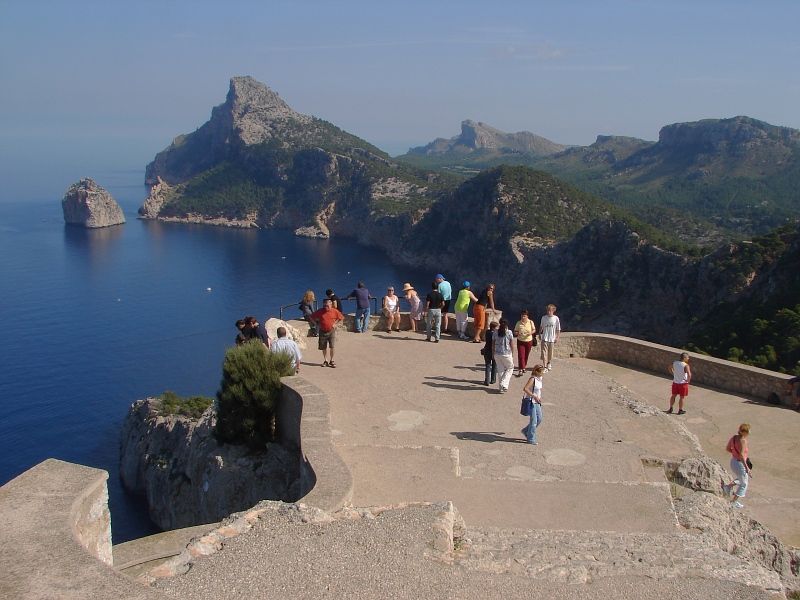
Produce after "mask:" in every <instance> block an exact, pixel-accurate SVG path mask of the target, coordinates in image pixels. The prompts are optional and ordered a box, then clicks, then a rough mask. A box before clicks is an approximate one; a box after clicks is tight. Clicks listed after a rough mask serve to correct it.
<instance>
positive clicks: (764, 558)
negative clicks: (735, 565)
mask: <svg viewBox="0 0 800 600" xmlns="http://www.w3.org/2000/svg"><path fill="white" fill-rule="evenodd" d="M675 512H676V515H677V517H678V522H679V523H680V525H681V526H682V527H685V528H687V529H690V530H694V531H699V532H701V533H702V534H703V536H704V537H706V538H707V539H711V540H713V541H714V542H715V543H716V544H717V546H719V547H720V548H721V549H722V550H724V551H725V552H728V553H729V554H732V555H734V556H737V557H739V558H742V559H744V560H746V561H748V562H752V563H755V564H757V565H759V566H762V567H764V568H765V569H769V570H770V571H774V572H776V573H777V574H778V575H780V577H781V580H782V582H783V585H784V586H785V587H786V588H787V589H789V590H797V589H800V578H798V574H799V573H800V551H798V550H797V549H793V548H789V547H787V546H786V545H784V544H783V542H781V541H780V540H779V539H778V538H777V537H775V536H774V535H773V534H772V533H770V531H769V530H768V529H767V528H766V527H764V526H763V525H762V524H761V523H759V522H758V521H756V520H755V519H752V518H750V517H749V516H748V514H747V511H746V510H740V509H737V508H734V507H733V506H732V505H731V503H730V502H729V501H727V500H726V499H725V498H720V497H718V496H714V495H712V494H706V493H702V492H695V493H688V494H684V495H683V496H681V497H680V498H677V499H676V500H675Z"/></svg>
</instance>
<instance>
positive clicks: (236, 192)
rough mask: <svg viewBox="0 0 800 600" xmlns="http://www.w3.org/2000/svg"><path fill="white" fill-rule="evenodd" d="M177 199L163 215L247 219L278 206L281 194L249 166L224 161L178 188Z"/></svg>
mask: <svg viewBox="0 0 800 600" xmlns="http://www.w3.org/2000/svg"><path fill="white" fill-rule="evenodd" d="M176 194H177V198H176V199H175V200H174V201H172V202H169V203H167V204H165V205H164V207H163V208H162V209H161V213H160V214H161V216H166V217H173V216H176V217H182V216H185V215H186V214H187V213H195V214H200V215H204V216H207V217H226V218H231V219H235V218H239V219H240V218H244V217H245V216H247V215H250V214H253V213H259V212H260V211H262V210H265V209H275V208H277V206H278V205H279V203H280V194H278V193H276V191H275V190H274V189H273V188H271V187H268V186H265V185H262V184H260V183H259V182H258V181H257V180H256V179H255V177H253V176H252V175H251V174H250V173H248V172H247V171H245V169H244V168H243V167H242V166H240V165H236V164H232V163H229V162H226V163H223V164H221V165H218V166H216V167H214V168H213V169H210V170H208V171H205V172H204V173H201V174H200V175H198V176H196V177H194V178H192V179H190V180H189V181H188V182H186V183H185V184H182V185H180V186H178V187H177V189H176Z"/></svg>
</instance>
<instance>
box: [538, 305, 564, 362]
mask: <svg viewBox="0 0 800 600" xmlns="http://www.w3.org/2000/svg"><path fill="white" fill-rule="evenodd" d="M546 310H547V314H546V315H545V316H543V317H542V322H541V323H540V324H539V340H540V341H541V342H542V352H541V359H542V363H544V364H545V365H546V366H545V368H546V369H547V370H548V371H550V370H552V368H553V365H552V360H553V346H555V344H556V342H557V341H558V338H560V337H561V321H560V320H559V318H558V317H557V316H556V305H555V304H548V305H547V309H546Z"/></svg>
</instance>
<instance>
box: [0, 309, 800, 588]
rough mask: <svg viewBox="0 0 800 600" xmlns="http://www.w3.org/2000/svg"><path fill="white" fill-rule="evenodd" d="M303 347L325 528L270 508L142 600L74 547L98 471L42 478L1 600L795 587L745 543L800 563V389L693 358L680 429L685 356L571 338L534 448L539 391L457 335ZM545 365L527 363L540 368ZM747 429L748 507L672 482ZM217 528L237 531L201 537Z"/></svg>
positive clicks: (29, 501) (4, 502) (354, 338)
mask: <svg viewBox="0 0 800 600" xmlns="http://www.w3.org/2000/svg"><path fill="white" fill-rule="evenodd" d="M451 320H453V319H451ZM292 324H293V325H295V326H296V327H297V328H298V329H299V330H300V331H305V326H304V325H303V324H302V323H301V322H292ZM306 341H307V348H306V349H305V350H304V353H303V354H304V358H303V362H302V369H301V376H302V377H291V378H286V379H285V380H284V383H285V386H286V391H285V393H286V394H290V395H291V396H292V398H294V400H293V402H299V403H300V404H301V405H302V408H303V411H302V417H301V420H300V423H299V428H300V430H301V443H302V451H303V453H304V455H305V456H306V457H307V459H308V462H309V466H310V468H311V469H312V470H313V471H314V477H315V479H316V485H315V487H314V489H313V490H311V492H310V494H309V495H308V496H307V497H306V498H304V499H303V500H301V502H303V503H306V504H308V505H309V506H315V507H317V508H320V509H322V510H323V511H325V513H319V512H318V513H310V512H304V511H306V510H307V509H298V510H294V512H292V511H289V510H286V509H280V508H276V507H275V506H274V504H275V503H271V504H270V503H268V505H265V506H264V507H261V509H260V510H261V512H259V513H258V514H256V512H257V511H256V512H251V513H250V514H248V515H247V519H246V520H247V522H248V523H249V526H246V527H244V528H243V533H240V534H239V535H235V536H232V537H230V538H229V539H227V538H226V540H225V541H224V543H222V544H220V545H221V546H223V547H222V549H221V550H220V549H218V550H216V551H209V552H208V554H209V555H208V556H201V555H200V554H198V555H197V556H195V557H194V558H193V559H192V560H193V566H192V567H191V569H190V570H189V571H188V573H186V574H185V575H180V576H177V577H169V578H164V579H159V580H158V581H157V582H156V583H155V584H154V585H153V586H152V587H148V586H144V585H142V584H140V583H138V582H136V581H135V580H134V579H132V578H130V577H127V576H126V575H124V574H123V573H120V572H117V571H115V570H114V569H113V568H112V567H111V566H106V565H104V564H103V563H102V562H100V560H98V558H99V559H103V560H105V561H106V562H110V558H111V557H110V556H109V555H110V554H111V553H110V552H108V548H107V547H106V546H104V545H103V544H100V545H98V544H97V543H94V542H93V543H88V544H87V543H81V542H80V540H81V536H80V535H79V533H80V532H81V531H83V530H84V527H86V523H89V522H91V523H96V522H97V520H98V519H101V520H102V515H101V514H100V513H99V512H98V510H99V509H98V508H92V506H95V507H96V506H101V505H102V501H100V502H99V503H98V501H97V498H96V497H95V496H96V494H95V496H92V494H89V496H91V497H92V498H94V500H93V501H92V502H93V503H92V502H89V503H88V508H86V507H85V505H86V502H83V503H81V502H78V501H77V500H76V497H80V496H81V495H86V493H87V492H85V491H83V490H85V489H87V486H88V488H91V489H94V490H97V489H99V488H98V485H99V486H100V488H102V487H103V486H102V485H101V483H102V482H101V480H102V472H100V471H97V470H94V469H87V468H85V467H79V466H74V465H67V464H66V463H59V462H58V461H47V462H46V463H43V464H42V465H39V466H37V467H34V469H31V470H30V471H28V472H27V473H24V474H23V475H21V476H20V477H18V478H17V479H15V480H13V481H11V482H9V483H8V484H6V485H5V486H3V488H1V489H0V514H1V515H2V518H3V523H5V524H6V525H4V527H3V530H2V533H1V534H0V547H2V563H3V565H2V566H3V569H2V570H3V572H4V574H3V575H2V576H0V595H2V596H3V597H6V596H7V597H22V598H56V597H57V598H101V597H118V598H157V597H158V598H164V597H178V598H195V597H196V598H208V597H216V598H238V597H243V596H244V597H252V598H259V597H264V598H267V597H274V595H275V594H276V593H277V594H279V595H280V596H281V597H286V598H302V597H312V596H314V597H330V598H342V597H348V598H375V597H387V598H410V597H415V598H454V597H459V598H462V597H463V598H482V597H489V596H497V595H509V596H511V597H542V598H603V597H626V598H642V599H644V598H647V599H651V598H665V599H666V598H670V599H672V598H675V597H683V598H723V597H724V598H729V597H736V598H774V597H776V596H775V594H776V593H778V592H781V591H783V590H784V589H785V588H784V587H783V586H784V585H785V582H786V581H787V578H786V575H785V574H786V572H787V570H786V569H787V568H788V570H789V571H788V572H790V575H791V569H792V566H791V564H789V566H788V567H786V568H784V583H783V584H782V583H781V579H780V577H779V576H778V573H777V572H776V570H775V568H774V567H772V568H767V567H766V566H764V560H763V557H762V558H761V559H756V558H754V557H750V556H748V555H746V553H743V552H744V551H743V550H741V549H740V548H738V545H739V544H742V543H743V542H742V541H741V540H739V538H738V537H737V536H736V534H737V530H738V529H739V528H741V529H742V530H743V531H744V528H745V525H746V524H747V523H748V522H749V519H750V518H752V519H755V520H757V521H759V522H760V523H762V524H763V525H765V526H766V527H767V528H768V529H769V531H770V532H772V534H774V535H775V536H777V538H779V539H780V540H781V541H782V542H783V544H785V545H787V546H800V475H798V473H800V469H798V467H799V466H800V456H798V454H797V452H794V450H795V446H796V440H797V439H800V414H798V413H795V412H793V411H791V410H789V409H788V408H787V407H785V406H772V405H768V404H766V403H765V402H764V400H765V399H766V395H767V393H768V392H767V393H764V392H766V391H767V390H770V391H775V392H778V393H782V392H783V390H785V387H786V385H785V380H786V379H788V377H786V376H782V375H779V374H776V373H771V372H767V371H764V370H761V369H755V368H752V367H745V366H742V365H736V364H734V363H729V362H727V361H721V360H718V359H713V358H709V357H703V356H700V355H695V354H692V369H693V372H694V376H695V377H694V379H693V381H692V385H691V387H690V393H689V396H688V397H687V399H686V406H685V408H686V414H685V415H681V416H678V415H667V414H664V413H663V410H664V409H666V408H667V406H668V401H669V396H670V383H671V378H670V377H669V375H668V373H667V367H668V365H669V364H670V363H671V362H672V360H674V359H675V358H676V356H677V354H678V353H679V352H680V351H679V350H676V349H674V348H667V347H664V346H659V345H657V344H650V343H647V342H641V341H638V340H632V339H630V338H622V337H619V336H607V335H602V334H583V333H564V334H562V338H561V341H560V342H559V344H557V345H556V358H555V360H554V361H553V370H552V371H550V372H548V373H546V374H545V376H544V384H543V413H544V419H543V422H542V424H541V426H540V428H539V429H538V431H537V441H538V445H536V446H532V445H530V444H527V443H525V440H524V438H523V436H522V434H521V432H520V429H521V428H522V427H523V426H524V425H526V424H527V420H528V419H527V417H522V416H520V414H519V405H520V399H521V396H522V387H523V385H524V383H525V382H526V381H527V377H524V378H517V377H513V378H512V380H511V386H510V389H509V392H508V393H506V394H500V393H499V391H498V389H497V387H496V386H491V387H485V386H484V385H483V372H484V366H483V357H482V356H481V355H480V353H479V348H481V347H482V345H479V344H472V343H469V342H465V341H463V340H460V339H459V338H458V336H455V335H452V334H448V333H445V334H443V335H442V339H441V342H440V343H438V344H434V343H428V342H426V341H425V334H424V332H417V333H411V332H409V331H401V332H399V333H395V332H393V333H391V334H389V333H387V332H385V331H380V330H375V328H373V329H372V330H371V331H369V332H367V333H365V334H356V333H353V332H346V331H342V332H340V333H339V334H337V340H336V343H337V345H336V363H337V368H335V369H333V368H330V367H323V366H322V353H321V352H320V351H319V350H317V349H316V341H317V340H316V339H315V338H307V340H306ZM515 358H516V357H515ZM537 358H538V353H537V349H534V355H533V356H532V360H531V361H530V362H529V369H530V367H531V366H532V365H534V364H536V362H538V361H537V360H536V359H537ZM737 386H738V387H737ZM745 386H746V387H747V390H748V391H749V393H745V391H742V390H744V387H745ZM781 398H782V399H785V400H786V401H787V403H788V401H789V399H788V397H784V396H781ZM742 422H748V423H750V425H751V433H750V437H749V441H750V447H751V456H752V458H753V462H754V463H755V467H754V474H755V476H754V477H753V479H752V480H751V482H750V487H749V488H748V491H747V497H746V498H745V499H744V500H743V502H744V503H745V505H746V507H745V508H744V509H742V510H737V509H735V508H733V507H731V506H729V505H728V504H727V502H726V500H725V499H724V498H722V497H721V496H714V495H711V494H692V493H691V492H690V491H688V490H686V489H684V488H680V487H679V486H676V484H675V483H673V482H671V481H670V480H669V479H668V477H667V475H668V474H669V473H670V472H671V470H674V468H675V467H676V466H677V465H678V464H679V463H680V461H681V460H683V459H685V458H703V457H704V456H708V457H710V458H712V459H714V460H716V461H717V462H719V463H720V465H722V467H724V468H725V470H727V471H729V467H728V462H729V455H728V454H727V453H726V452H725V449H724V448H725V444H726V442H727V440H728V439H729V438H730V436H731V435H732V434H733V433H735V432H736V429H737V427H738V425H739V424H740V423H742ZM59 478H61V479H63V480H64V481H63V482H62V483H54V482H58V481H60V480H61V479H59ZM689 496H692V497H695V496H696V497H697V498H698V500H697V501H698V502H700V501H701V500H702V502H706V503H707V508H708V510H709V511H710V512H709V513H708V514H713V515H714V517H715V519H716V520H717V521H718V523H717V524H716V527H718V528H719V530H720V533H719V535H717V534H716V533H715V534H713V535H717V537H713V535H712V533H710V532H711V531H712V530H713V531H716V530H715V529H714V524H713V523H712V524H709V525H708V532H705V533H701V531H700V529H699V525H697V524H695V525H693V526H692V527H687V526H686V523H682V520H685V519H686V518H687V517H686V515H687V514H689V513H684V512H682V511H684V510H685V509H684V508H683V507H682V504H683V503H682V502H681V498H682V497H683V498H688V497H689ZM100 498H101V500H102V494H100ZM53 499H56V500H57V501H56V502H54V501H53ZM692 499H693V500H694V498H692ZM687 502H688V501H687ZM287 506H291V505H287ZM82 507H83V508H82ZM358 507H380V508H374V509H371V510H363V509H362V510H359V509H358ZM106 510H107V507H106ZM336 511H339V513H336ZM101 512H102V511H101ZM699 512H702V511H698V513H699ZM326 514H335V515H336V516H335V518H333V519H332V520H331V519H330V518H328V517H326V516H325V515H326ZM692 514H695V513H692ZM80 515H84V517H83V518H80ZM92 515H94V517H92ZM98 515H99V516H98ZM244 520H245V519H243V518H242V517H240V518H239V519H238V520H237V521H235V522H238V523H243V521H244ZM303 520H305V521H307V522H306V523H303V522H302V521H303ZM251 521H252V522H251ZM215 528H217V530H221V529H224V528H225V526H224V525H223V527H222V528H220V527H218V526H217V525H209V526H207V527H206V528H205V529H206V531H207V532H210V531H211V530H212V529H215ZM202 529H203V528H202V527H199V528H193V530H192V531H191V532H189V531H187V532H185V534H186V537H185V538H184V539H182V540H181V539H180V532H174V534H173V539H174V540H175V541H172V542H170V543H169V544H168V546H169V545H172V546H173V547H174V548H175V549H174V553H175V554H177V553H178V552H179V551H180V549H181V547H182V546H183V545H185V544H186V543H187V542H188V541H189V538H191V537H194V536H197V535H198V532H199V531H201V530H202ZM245 529H246V531H245ZM68 531H71V532H72V534H71V537H70V535H68V534H67V532H68ZM437 532H438V533H437ZM725 532H727V533H725ZM721 535H729V536H730V538H729V541H730V547H723V546H724V545H725V541H724V540H723V539H722V538H720V537H719V536H721ZM89 537H90V538H92V539H95V538H96V537H97V536H96V535H95V536H89ZM206 539H210V538H209V536H208V535H207V536H206ZM147 543H148V542H147V541H146V540H136V541H134V542H129V543H127V544H123V545H121V546H119V547H113V562H114V565H115V566H116V567H117V568H119V567H120V566H125V565H122V562H121V560H120V559H121V558H122V557H123V556H124V557H126V558H125V559H124V562H125V563H128V564H127V566H125V569H123V572H124V573H130V574H132V575H139V574H141V573H143V569H141V568H138V567H136V566H135V565H134V564H133V563H135V562H136V561H135V560H133V559H132V557H133V556H135V555H136V551H135V547H136V544H140V546H139V548H142V547H143V545H144V544H147ZM9 548H15V551H14V552H13V553H12V552H9V551H8V549H9ZM152 552H153V553H156V552H158V553H162V554H164V555H168V554H169V553H170V552H169V551H168V550H167V549H166V548H162V549H159V550H158V551H155V550H152ZM90 554H91V556H90ZM93 556H94V557H97V558H93ZM783 556H784V559H785V560H788V561H789V563H791V560H790V558H789V559H787V558H786V556H789V557H791V556H794V557H795V559H798V555H797V552H796V551H794V554H792V551H788V553H784V555H783ZM118 557H119V558H120V559H118ZM161 560H163V558H162V559H161ZM156 562H157V561H156ZM148 566H152V565H148ZM793 568H794V569H795V571H794V577H795V578H796V574H797V571H796V569H797V568H798V563H797V562H796V563H795V564H794V567H793ZM789 580H792V577H789ZM278 590H280V591H279V592H278Z"/></svg>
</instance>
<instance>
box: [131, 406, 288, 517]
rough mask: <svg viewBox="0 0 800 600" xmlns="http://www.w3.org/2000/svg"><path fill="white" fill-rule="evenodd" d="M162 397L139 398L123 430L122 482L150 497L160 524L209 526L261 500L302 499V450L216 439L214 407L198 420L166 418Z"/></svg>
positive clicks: (150, 505)
mask: <svg viewBox="0 0 800 600" xmlns="http://www.w3.org/2000/svg"><path fill="white" fill-rule="evenodd" d="M160 402H161V400H160V399H158V398H148V399H146V400H138V401H137V402H135V403H134V404H133V405H132V406H131V409H130V411H129V413H128V416H127V418H126V419H125V423H124V425H123V428H122V431H121V432H120V444H121V454H120V456H121V457H120V477H121V479H122V483H123V485H124V486H125V487H126V488H127V489H128V490H130V491H131V492H134V493H137V494H144V495H146V496H147V502H148V506H149V507H150V518H151V519H152V520H153V522H154V523H156V524H157V525H158V526H159V527H161V528H162V529H176V528H179V527H189V526H192V525H200V524H203V523H212V522H215V521H219V520H221V519H223V518H225V517H227V516H228V515H230V514H231V513H233V512H236V511H240V510H244V509H246V508H249V507H251V506H253V505H254V504H257V503H258V502H259V501H261V500H283V501H286V502H294V501H295V500H297V498H299V495H300V484H299V478H300V464H301V457H300V456H299V454H298V453H296V452H292V451H289V450H287V449H285V448H283V447H282V446H279V445H276V444H269V445H268V446H267V448H266V449H265V451H264V452H258V453H252V452H249V451H248V450H247V448H246V447H244V446H234V445H230V444H219V443H218V442H217V440H216V439H215V438H214V436H213V435H212V428H213V426H214V420H215V417H214V412H213V409H209V410H207V411H206V412H205V413H204V414H203V416H202V417H201V418H200V419H199V420H194V419H191V418H188V417H181V416H175V415H171V416H162V415H161V413H160Z"/></svg>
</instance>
